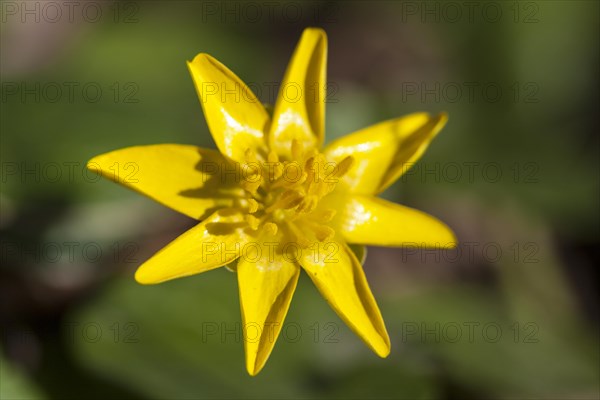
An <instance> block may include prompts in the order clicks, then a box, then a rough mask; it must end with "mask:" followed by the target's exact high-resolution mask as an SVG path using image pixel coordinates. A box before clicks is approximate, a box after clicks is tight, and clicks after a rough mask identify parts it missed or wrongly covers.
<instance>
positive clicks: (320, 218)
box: [307, 208, 336, 222]
mask: <svg viewBox="0 0 600 400" xmlns="http://www.w3.org/2000/svg"><path fill="white" fill-rule="evenodd" d="M335 214H336V210H334V209H333V208H328V209H326V210H316V211H314V212H312V213H311V214H308V215H307V217H308V218H310V219H311V220H313V221H317V222H331V221H332V220H333V217H334V216H335Z"/></svg>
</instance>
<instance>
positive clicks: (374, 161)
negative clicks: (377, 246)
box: [325, 113, 447, 194]
mask: <svg viewBox="0 0 600 400" xmlns="http://www.w3.org/2000/svg"><path fill="white" fill-rule="evenodd" d="M446 121H447V116H446V115H445V114H440V115H437V116H430V115H429V114H426V113H416V114H410V115H407V116H405V117H401V118H397V119H393V120H390V121H386V122H382V123H379V124H376V125H373V126H370V127H368V128H365V129H362V130H360V131H358V132H355V133H353V134H350V135H348V136H344V137H342V138H340V139H337V140H335V141H334V142H332V143H331V144H330V145H329V146H327V148H326V149H325V154H326V156H327V157H328V159H330V160H332V161H334V162H339V161H340V160H342V159H343V158H345V157H346V156H353V157H354V165H353V166H352V168H351V169H350V171H348V173H347V174H346V175H345V176H344V177H343V179H342V181H341V182H340V183H339V185H341V186H343V187H344V188H345V190H348V191H350V192H353V193H361V194H377V193H381V192H382V191H384V190H385V189H386V188H387V187H388V186H390V185H391V184H392V183H393V182H394V181H396V179H398V178H399V177H400V176H401V175H402V174H403V173H404V172H405V171H406V170H408V169H409V168H410V167H411V166H412V164H413V163H414V162H415V161H417V160H418V159H419V157H421V155H422V154H423V152H424V151H425V149H427V146H428V145H429V143H430V142H431V140H432V139H433V138H434V137H435V136H436V135H437V133H438V132H439V131H440V129H442V127H443V126H444V124H445V123H446Z"/></svg>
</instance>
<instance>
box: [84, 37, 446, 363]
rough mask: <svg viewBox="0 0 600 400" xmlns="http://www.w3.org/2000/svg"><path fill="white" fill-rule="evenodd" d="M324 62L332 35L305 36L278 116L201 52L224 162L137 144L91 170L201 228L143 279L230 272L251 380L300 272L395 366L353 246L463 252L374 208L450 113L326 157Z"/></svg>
mask: <svg viewBox="0 0 600 400" xmlns="http://www.w3.org/2000/svg"><path fill="white" fill-rule="evenodd" d="M326 59H327V36H326V34H325V32H323V31H322V30H320V29H314V28H309V29H306V30H305V31H304V33H303V35H302V38H301V39H300V43H299V44H298V46H297V48H296V51H295V52H294V55H293V57H292V60H291V62H290V64H289V66H288V69H287V71H286V74H285V77H284V80H283V82H282V84H281V89H280V92H279V96H278V99H277V102H276V104H275V107H274V110H273V115H272V116H270V115H269V113H268V112H267V111H266V110H265V108H264V107H263V105H262V104H261V103H260V102H259V101H258V99H257V98H256V96H255V95H254V94H253V93H252V92H251V90H250V89H249V88H248V87H247V86H246V85H245V84H244V83H243V82H242V81H241V80H240V79H239V78H238V77H237V76H236V75H235V74H234V73H233V72H231V71H230V70H229V69H227V67H225V66H224V65H223V64H221V63H220V62H219V61H217V60H216V59H214V58H212V57H211V56H209V55H207V54H199V55H198V56H196V57H195V58H194V60H193V61H192V62H188V67H189V69H190V72H191V74H192V77H193V80H194V82H195V85H196V89H197V91H198V95H199V98H200V102H201V104H202V107H203V109H204V115H205V117H206V121H207V123H208V126H209V129H210V131H211V133H212V135H213V138H214V140H215V142H216V144H217V147H218V148H219V150H220V152H217V151H215V150H209V149H204V148H199V147H196V146H191V145H179V144H160V145H150V146H136V147H130V148H126V149H121V150H116V151H112V152H110V153H106V154H102V155H99V156H97V157H95V158H93V159H92V160H90V161H89V163H88V168H90V169H91V170H94V171H98V172H99V173H101V174H102V175H103V176H104V177H106V178H109V179H111V180H114V181H116V182H118V183H121V184H123V185H125V186H127V187H129V188H131V189H134V190H136V191H138V192H140V193H142V194H145V195H147V196H149V197H151V198H153V199H155V200H157V201H159V202H160V203H162V204H164V205H166V206H168V207H171V208H173V209H175V210H177V211H179V212H181V213H183V214H186V215H188V216H190V217H192V218H195V219H197V220H199V221H201V222H200V223H199V224H198V225H196V226H195V227H194V228H192V229H190V230H189V231H187V232H185V233H184V234H182V235H181V236H179V237H178V238H177V239H175V240H174V241H173V242H171V243H170V244H169V245H167V246H166V247H165V248H163V249H162V250H161V251H159V252H158V253H157V254H156V255H154V256H153V257H152V258H150V259H149V260H148V261H146V262H145V263H144V264H143V265H142V266H141V267H140V268H139V269H138V270H137V272H136V274H135V278H136V280H137V281H138V282H139V283H142V284H153V283H159V282H163V281H166V280H169V279H174V278H179V277H183V276H188V275H193V274H198V273H201V272H204V271H208V270H211V269H214V268H217V267H221V266H226V265H230V266H232V267H233V269H235V270H236V271H237V277H238V284H239V297H240V303H241V311H242V318H243V326H244V330H243V331H244V336H245V337H244V339H245V340H244V344H245V351H246V367H247V369H248V372H249V374H250V375H256V374H257V373H258V372H259V371H260V370H261V369H262V367H263V366H264V364H265V362H266V361H267V358H268V357H269V354H270V353H271V350H272V349H273V346H274V344H275V340H276V338H277V336H278V334H279V332H280V330H281V327H282V324H283V320H284V317H285V315H286V313H287V311H288V308H289V305H290V301H291V299H292V295H293V293H294V290H295V288H296V284H297V282H298V277H299V274H300V270H301V269H304V270H305V271H306V273H307V274H308V276H309V277H310V278H311V279H312V281H313V282H314V284H315V285H316V286H317V288H318V290H319V291H320V292H321V294H322V295H323V297H325V299H326V300H327V301H328V302H329V304H330V305H331V307H332V308H333V309H334V310H335V311H336V312H337V314H338V315H339V316H340V318H341V319H342V320H344V321H345V322H346V324H348V326H349V327H350V328H351V329H352V330H353V331H354V332H355V333H356V334H357V335H358V336H359V337H360V338H361V339H362V340H363V341H364V342H365V343H366V344H367V345H368V346H369V347H370V348H371V349H372V350H373V351H374V352H375V353H377V355H379V356H381V357H386V356H387V355H388V354H389V352H390V339H389V336H388V334H387V331H386V328H385V325H384V323H383V319H382V317H381V313H380V311H379V308H378V307H377V304H376V303H375V299H374V298H373V295H372V294H371V290H370V289H369V286H368V284H367V280H366V278H365V274H364V272H363V269H362V266H361V263H362V261H361V260H359V259H358V258H357V255H356V254H355V253H354V252H353V251H352V250H351V248H350V247H349V246H348V244H347V243H353V244H360V245H379V246H440V245H441V246H453V245H454V244H455V242H456V239H455V237H454V235H453V233H452V232H451V231H450V229H448V227H446V225H444V224H443V223H442V222H440V221H438V220H437V219H435V218H433V217H431V216H429V215H427V214H424V213H422V212H420V211H417V210H414V209H411V208H408V207H404V206H401V205H398V204H394V203H391V202H388V201H385V200H383V199H379V198H376V197H375V196H376V195H377V194H379V193H381V192H382V191H383V190H385V189H386V188H387V187H388V186H390V185H391V184H392V183H393V182H394V181H395V180H396V179H398V177H400V175H401V174H402V173H403V172H404V171H405V170H406V166H407V165H410V163H413V162H414V161H415V160H417V159H418V158H419V157H420V156H421V154H422V153H423V151H424V150H425V148H426V147H427V146H428V144H429V142H430V141H431V140H432V139H433V137H434V136H435V135H436V134H437V133H438V131H439V130H440V129H441V128H442V126H443V125H444V124H445V123H446V119H447V117H446V115H445V114H440V115H437V116H429V115H428V114H425V113H416V114H411V115H408V116H405V117H402V118H398V119H394V120H390V121H386V122H382V123H379V124H377V125H373V126H371V127H368V128H365V129H363V130H361V131H359V132H356V133H353V134H351V135H348V136H346V137H343V138H341V139H338V140H336V141H334V142H333V143H331V144H329V145H328V146H326V147H325V148H324V149H322V150H321V146H322V145H323V140H324V136H325V82H326V80H325V79H326ZM361 252H364V248H362V251H360V252H359V251H357V254H359V253H361ZM250 336H252V337H250Z"/></svg>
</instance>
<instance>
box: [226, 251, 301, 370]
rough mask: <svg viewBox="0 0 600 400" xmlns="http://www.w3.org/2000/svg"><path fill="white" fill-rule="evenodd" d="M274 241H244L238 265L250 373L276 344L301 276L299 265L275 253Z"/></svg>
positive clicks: (261, 364) (260, 363)
mask: <svg viewBox="0 0 600 400" xmlns="http://www.w3.org/2000/svg"><path fill="white" fill-rule="evenodd" d="M273 244H274V243H270V245H269V243H267V244H266V245H265V243H264V242H263V243H257V242H254V243H252V245H248V244H247V245H246V246H245V251H244V253H243V255H242V257H241V258H240V259H239V261H238V266H237V274H238V285H239V291H240V306H241V310H242V320H243V327H244V330H243V332H244V348H245V351H246V368H247V370H248V373H249V374H250V375H253V376H254V375H256V374H258V373H259V372H260V370H261V369H262V368H263V366H264V365H265V363H266V362H267V359H268V358H269V355H270V354H271V350H273V346H275V342H276V340H277V337H278V336H279V332H280V331H281V328H282V325H283V320H284V318H285V315H286V314H287V311H288V309H289V306H290V302H291V300H292V295H293V294H294V290H295V289H296V284H297V283H298V276H299V275H300V267H299V266H298V265H296V264H293V263H290V262H289V261H287V260H286V259H284V257H283V256H282V255H281V254H275V251H274V247H275V246H273Z"/></svg>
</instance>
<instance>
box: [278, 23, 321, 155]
mask: <svg viewBox="0 0 600 400" xmlns="http://www.w3.org/2000/svg"><path fill="white" fill-rule="evenodd" d="M326 74H327V35H326V34H325V31H323V30H322V29H318V28H307V29H305V30H304V32H303V33H302V37H301V38H300V42H299V43H298V46H296V50H295V51H294V55H293V56H292V59H291V61H290V64H289V65H288V68H287V70H286V73H285V76H284V78H283V82H281V88H280V90H279V95H278V97H277V101H276V103H275V109H274V111H273V123H272V124H271V131H270V134H269V143H270V145H271V148H272V149H274V150H275V151H277V152H278V153H279V154H282V155H287V156H289V153H290V148H291V143H292V140H293V139H296V140H299V141H300V142H302V143H303V145H304V147H305V148H312V147H318V146H320V145H321V144H322V143H323V139H324V137H325V97H326V86H325V85H326V82H327V76H326Z"/></svg>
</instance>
